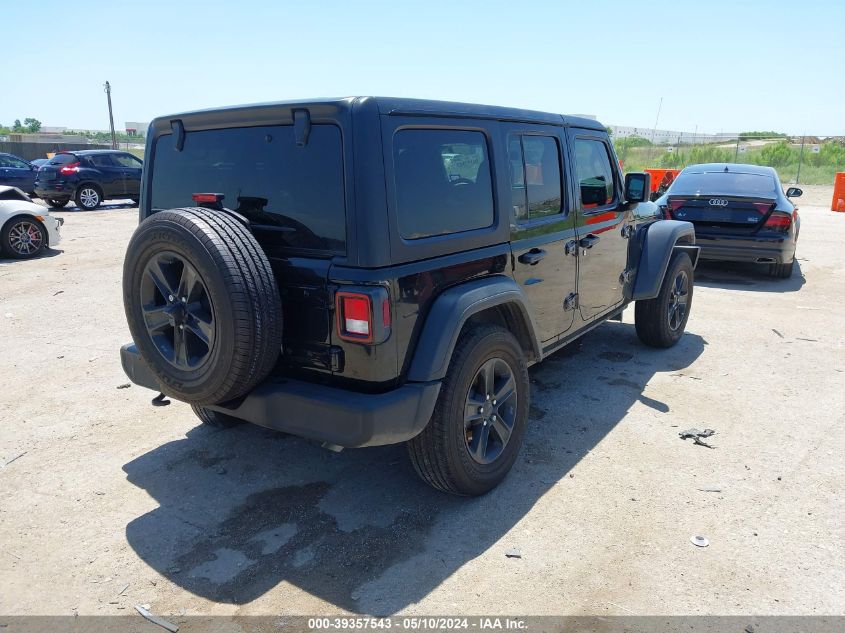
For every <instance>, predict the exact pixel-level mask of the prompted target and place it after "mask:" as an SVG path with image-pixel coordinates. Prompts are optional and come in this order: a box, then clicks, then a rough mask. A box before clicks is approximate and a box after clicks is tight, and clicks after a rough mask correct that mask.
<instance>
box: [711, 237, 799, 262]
mask: <svg viewBox="0 0 845 633" xmlns="http://www.w3.org/2000/svg"><path fill="white" fill-rule="evenodd" d="M695 244H696V246H699V247H700V248H701V255H700V258H701V259H709V260H719V261H728V262H748V263H758V264H788V263H789V262H791V261H792V259H793V258H794V257H795V242H793V241H792V240H791V239H788V238H785V239H768V238H762V239H759V240H754V239H749V238H748V237H742V238H733V237H730V238H728V237H712V236H699V235H696V237H695Z"/></svg>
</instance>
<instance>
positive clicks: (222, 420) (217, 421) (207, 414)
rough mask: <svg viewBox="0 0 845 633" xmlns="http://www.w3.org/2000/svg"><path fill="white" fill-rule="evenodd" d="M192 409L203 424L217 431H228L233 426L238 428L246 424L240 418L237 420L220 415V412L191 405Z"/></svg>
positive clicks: (223, 414)
mask: <svg viewBox="0 0 845 633" xmlns="http://www.w3.org/2000/svg"><path fill="white" fill-rule="evenodd" d="M191 409H193V410H194V414H195V415H196V416H197V417H198V418H199V419H200V421H201V422H202V423H203V424H205V425H206V426H210V427H213V428H215V429H228V428H231V427H233V426H238V425H239V424H244V420H241V419H240V418H235V417H232V416H231V415H226V414H225V413H220V412H219V411H215V410H213V409H207V408H205V407H199V406H197V405H195V404H192V405H191Z"/></svg>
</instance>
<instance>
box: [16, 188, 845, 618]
mask: <svg viewBox="0 0 845 633" xmlns="http://www.w3.org/2000/svg"><path fill="white" fill-rule="evenodd" d="M829 200H830V188H825V187H817V188H814V187H807V188H806V195H805V197H804V198H802V199H801V200H800V204H801V210H800V213H801V216H802V230H801V239H800V241H799V246H798V255H799V263H800V271H798V272H796V274H795V275H794V276H793V277H792V278H791V279H789V280H784V281H781V280H771V279H769V278H767V277H765V276H761V275H759V274H757V272H756V271H754V270H753V269H751V268H749V267H737V266H729V265H706V266H701V267H700V268H699V270H698V271H697V272H696V277H697V279H696V285H695V298H694V304H693V308H692V315H691V318H690V321H689V325H688V328H687V334H686V335H685V336H684V338H683V339H682V341H681V342H680V343H679V344H678V345H677V347H675V348H673V349H670V350H666V351H656V350H651V349H647V348H645V347H643V346H642V345H641V344H640V343H639V342H638V340H637V338H636V335H635V333H634V327H633V322H632V319H633V310H631V309H629V310H627V311H626V313H625V315H624V322H623V323H608V324H606V325H603V326H601V327H600V328H598V329H597V330H595V331H593V332H591V333H590V334H588V335H587V336H586V337H585V338H583V339H582V340H581V341H580V342H579V343H577V344H574V345H572V346H570V347H569V348H568V349H566V350H564V351H562V352H561V353H559V354H557V355H556V356H554V357H552V358H550V359H548V361H547V362H545V363H543V364H542V365H541V366H538V367H535V368H533V369H532V371H531V377H532V383H533V385H532V397H533V402H532V408H531V422H530V431H529V433H528V436H527V441H526V445H525V447H524V450H523V452H522V454H521V457H520V459H519V461H518V463H517V465H516V467H515V469H514V471H513V472H512V473H511V475H510V476H509V478H508V479H507V480H506V481H505V483H504V484H503V485H502V486H501V487H500V488H498V489H497V490H495V491H494V492H492V493H491V494H489V495H487V496H485V497H483V498H479V499H469V500H468V499H457V498H452V497H448V496H445V495H442V494H439V493H437V492H435V491H433V490H430V489H429V488H427V487H426V486H425V485H424V484H422V483H421V482H420V481H418V480H417V479H416V477H415V475H414V474H413V472H412V469H411V467H410V465H409V463H408V461H407V459H406V457H405V452H404V448H403V447H402V446H392V447H383V448H372V449H361V450H347V451H344V452H342V453H339V454H335V453H330V452H327V451H325V450H322V449H320V448H319V447H317V446H314V445H312V444H309V443H307V442H305V441H303V440H299V439H296V438H291V437H285V436H281V435H277V434H274V433H272V432H269V431H266V430H263V429H261V428H258V427H253V426H249V425H245V426H242V427H238V428H235V429H231V430H225V431H217V430H211V429H207V428H203V427H202V426H200V425H199V423H198V420H197V419H196V418H195V417H194V416H193V414H192V413H191V410H190V408H189V407H187V406H186V405H183V404H180V403H177V402H174V403H173V404H171V405H170V406H167V407H163V408H153V407H152V406H151V405H150V399H151V398H152V397H153V396H154V395H155V394H153V393H151V392H149V391H147V390H144V389H142V388H139V387H136V386H134V385H133V386H132V387H130V388H125V389H120V388H119V387H120V386H121V385H123V384H124V383H126V382H127V379H126V377H125V376H124V374H123V372H122V370H121V367H120V362H119V358H118V348H119V346H120V345H121V344H122V343H125V342H127V341H128V340H129V333H128V329H127V327H126V323H125V321H124V315H123V306H122V302H121V290H120V283H121V282H120V279H121V264H122V260H123V254H124V249H125V246H126V243H127V241H128V239H129V236H130V235H131V233H132V230H133V229H134V227H135V225H136V221H137V212H136V210H135V209H133V208H129V207H127V206H121V205H112V206H110V207H108V208H104V209H102V210H99V211H95V212H81V211H74V210H66V211H63V212H59V213H57V215H59V216H62V217H64V218H65V225H64V228H63V231H62V232H63V236H64V240H63V242H62V243H61V245H60V247H59V249H58V250H56V251H53V252H51V253H49V255H48V256H45V257H42V258H40V259H37V260H33V261H27V262H12V261H7V260H3V261H0V360H1V361H2V363H1V364H0V372H2V391H1V392H0V421H2V424H0V614H56V615H61V614H66V615H69V614H74V613H78V614H81V615H84V614H130V613H131V614H132V615H133V616H135V617H138V616H137V615H136V614H135V613H134V610H133V609H132V606H133V605H135V604H139V603H140V604H143V603H147V604H149V605H150V607H151V610H152V611H153V612H154V613H157V614H161V615H163V616H168V617H171V619H173V620H174V621H176V622H178V621H179V618H180V617H181V615H184V614H188V615H191V614H240V615H247V614H334V613H339V612H359V613H374V614H394V613H399V612H401V613H413V614H479V613H491V614H535V615H542V614H574V615H581V614H590V615H604V614H620V615H625V614H632V613H633V614H751V613H753V614H758V615H765V614H845V545H843V543H845V520H843V517H845V502H843V499H845V495H843V482H845V466H843V459H842V456H843V454H845V434H843V422H845V375H843V371H845V350H844V349H843V340H845V328H843V326H844V325H845V322H843V317H842V307H841V301H842V297H843V296H845V271H844V270H843V248H842V245H843V243H845V214H841V213H840V214H837V213H833V212H830V211H828V210H827V209H828V208H829ZM690 427H697V428H699V429H704V428H712V429H715V431H716V434H715V435H714V436H713V437H711V438H710V441H711V443H712V444H713V446H715V448H714V449H712V450H711V449H709V448H705V447H701V446H695V445H693V444H692V442H691V441H683V440H681V439H680V438H679V436H678V433H679V431H682V430H684V429H688V428H690ZM694 535H703V536H706V537H707V538H708V539H709V543H710V545H709V547H706V548H699V547H696V546H694V545H693V544H692V543H691V542H690V537H692V536H694ZM514 547H515V548H518V549H519V550H520V552H521V558H509V557H506V556H505V552H506V551H507V550H509V549H510V548H514Z"/></svg>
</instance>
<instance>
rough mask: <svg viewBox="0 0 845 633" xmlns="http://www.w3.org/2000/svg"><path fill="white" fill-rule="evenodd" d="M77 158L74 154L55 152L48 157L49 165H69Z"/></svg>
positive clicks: (76, 160)
mask: <svg viewBox="0 0 845 633" xmlns="http://www.w3.org/2000/svg"><path fill="white" fill-rule="evenodd" d="M78 161H79V159H78V158H77V157H76V156H75V155H74V154H56V155H55V156H53V158H51V159H50V164H51V165H69V164H70V163H76V162H78Z"/></svg>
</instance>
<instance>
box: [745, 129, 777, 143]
mask: <svg viewBox="0 0 845 633" xmlns="http://www.w3.org/2000/svg"><path fill="white" fill-rule="evenodd" d="M767 138H789V136H788V135H787V134H784V133H783V132H774V131H768V132H741V133H740V135H739V140H740V141H753V140H754V139H767Z"/></svg>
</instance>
